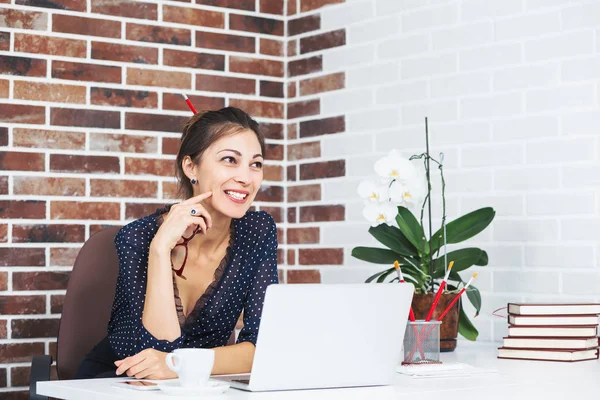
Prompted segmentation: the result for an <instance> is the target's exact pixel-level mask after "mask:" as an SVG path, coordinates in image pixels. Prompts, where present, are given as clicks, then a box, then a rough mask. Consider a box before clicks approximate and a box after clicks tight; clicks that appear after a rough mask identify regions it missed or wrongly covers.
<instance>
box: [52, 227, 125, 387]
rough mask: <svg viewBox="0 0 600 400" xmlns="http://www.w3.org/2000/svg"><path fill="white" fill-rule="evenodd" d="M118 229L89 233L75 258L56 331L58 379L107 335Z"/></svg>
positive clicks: (68, 376) (70, 372)
mask: <svg viewBox="0 0 600 400" xmlns="http://www.w3.org/2000/svg"><path fill="white" fill-rule="evenodd" d="M119 229H120V228H119V227H111V228H107V229H104V230H102V231H100V232H98V233H96V234H94V235H92V237H90V238H89V239H88V240H87V242H85V244H84V245H83V247H82V248H81V250H80V251H79V254H78V255H77V258H76V259H75V264H74V265H73V270H72V272H71V275H70V277H69V284H68V285H67V294H66V295H65V301H64V305H63V311H62V316H61V319H60V327H59V330H58V343H57V356H56V357H57V360H56V367H57V374H58V377H59V379H72V378H73V377H74V376H75V373H76V372H77V368H78V367H79V364H80V363H81V360H83V358H84V357H85V355H86V354H87V353H88V352H89V351H90V350H91V349H92V347H94V346H95V345H96V344H97V343H98V342H100V340H101V339H102V338H104V337H105V336H106V328H107V326H108V320H109V318H110V311H111V308H112V302H113V298H114V296H115V289H116V285H117V274H118V272H119V260H118V258H117V251H116V249H115V245H114V242H113V240H114V238H115V235H116V234H117V232H118V231H119Z"/></svg>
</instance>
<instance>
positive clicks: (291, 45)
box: [287, 40, 298, 57]
mask: <svg viewBox="0 0 600 400" xmlns="http://www.w3.org/2000/svg"><path fill="white" fill-rule="evenodd" d="M297 55H298V41H297V40H290V41H288V44H287V56H288V57H294V56H297Z"/></svg>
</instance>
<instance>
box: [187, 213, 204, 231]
mask: <svg viewBox="0 0 600 400" xmlns="http://www.w3.org/2000/svg"><path fill="white" fill-rule="evenodd" d="M188 222H189V224H190V225H198V227H199V228H200V230H201V231H202V232H204V233H206V231H207V229H208V228H207V226H206V222H205V221H204V218H198V217H195V216H194V217H192V216H190V217H189V218H188ZM194 230H196V229H195V228H194Z"/></svg>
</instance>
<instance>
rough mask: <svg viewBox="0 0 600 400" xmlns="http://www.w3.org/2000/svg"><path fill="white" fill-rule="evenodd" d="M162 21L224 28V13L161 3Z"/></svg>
mask: <svg viewBox="0 0 600 400" xmlns="http://www.w3.org/2000/svg"><path fill="white" fill-rule="evenodd" d="M163 21H167V22H175V23H178V24H185V25H197V26H203V27H210V28H221V29H223V28H225V15H224V14H223V13H221V12H217V11H208V10H199V9H196V8H186V7H175V6H169V5H166V4H165V5H163Z"/></svg>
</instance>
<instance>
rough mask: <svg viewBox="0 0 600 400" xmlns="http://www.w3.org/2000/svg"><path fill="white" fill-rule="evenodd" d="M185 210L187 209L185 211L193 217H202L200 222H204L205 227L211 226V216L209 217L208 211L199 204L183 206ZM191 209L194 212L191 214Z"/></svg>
mask: <svg viewBox="0 0 600 400" xmlns="http://www.w3.org/2000/svg"><path fill="white" fill-rule="evenodd" d="M185 210H186V211H187V213H188V214H189V215H191V216H192V217H194V218H199V217H202V219H203V221H202V222H203V223H204V224H205V226H206V227H207V228H210V227H211V226H212V218H211V216H210V214H209V213H208V211H206V208H204V207H202V206H201V205H199V204H195V205H191V206H187V207H186V208H185ZM192 210H194V212H195V214H192Z"/></svg>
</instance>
